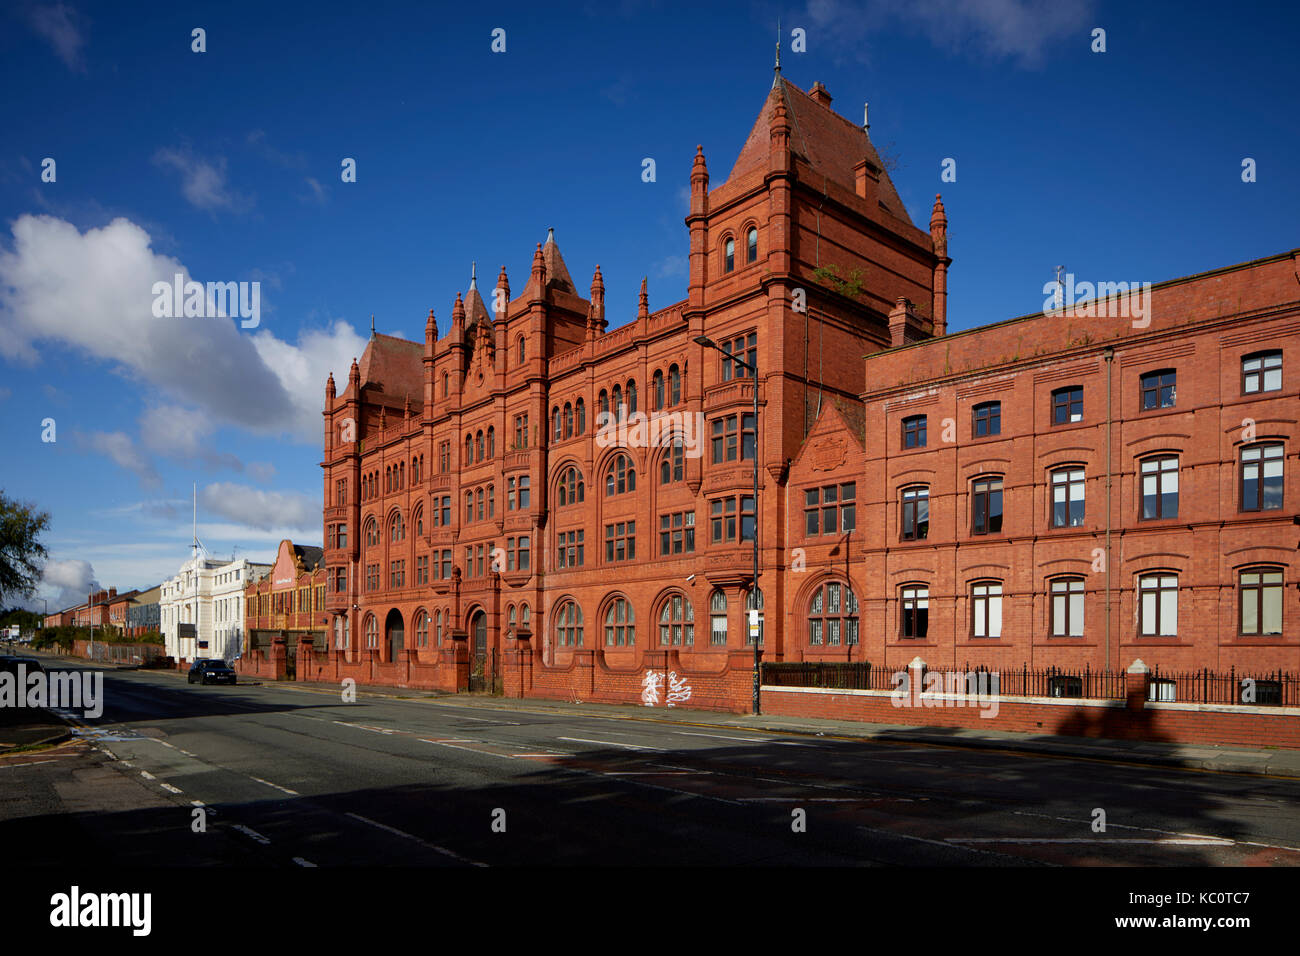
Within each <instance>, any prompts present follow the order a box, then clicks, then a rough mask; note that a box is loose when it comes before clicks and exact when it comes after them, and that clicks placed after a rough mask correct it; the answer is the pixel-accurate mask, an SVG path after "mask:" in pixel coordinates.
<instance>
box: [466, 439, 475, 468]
mask: <svg viewBox="0 0 1300 956" xmlns="http://www.w3.org/2000/svg"><path fill="white" fill-rule="evenodd" d="M465 464H467V465H472V464H474V436H473V435H466V436H465Z"/></svg>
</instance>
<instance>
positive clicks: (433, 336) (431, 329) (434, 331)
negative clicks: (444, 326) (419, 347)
mask: <svg viewBox="0 0 1300 956" xmlns="http://www.w3.org/2000/svg"><path fill="white" fill-rule="evenodd" d="M436 341H438V323H437V321H436V320H435V319H434V317H433V309H430V310H429V318H428V320H427V321H426V322H425V323H424V344H425V345H426V346H430V347H431V346H432V345H433V343H434V342H436Z"/></svg>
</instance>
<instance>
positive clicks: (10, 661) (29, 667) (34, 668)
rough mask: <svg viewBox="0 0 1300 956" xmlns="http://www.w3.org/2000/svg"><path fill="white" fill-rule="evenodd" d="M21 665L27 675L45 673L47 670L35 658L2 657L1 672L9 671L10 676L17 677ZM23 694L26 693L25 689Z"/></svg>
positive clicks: (0, 659)
mask: <svg viewBox="0 0 1300 956" xmlns="http://www.w3.org/2000/svg"><path fill="white" fill-rule="evenodd" d="M19 664H22V665H23V670H24V672H25V673H27V674H43V673H45V668H44V667H42V666H41V662H40V661H38V660H37V659H36V658H34V657H11V656H4V657H0V671H8V672H9V673H10V674H13V675H14V676H17V675H18V665H19ZM23 693H26V690H25V689H24V690H23Z"/></svg>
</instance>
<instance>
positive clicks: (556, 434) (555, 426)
mask: <svg viewBox="0 0 1300 956" xmlns="http://www.w3.org/2000/svg"><path fill="white" fill-rule="evenodd" d="M560 435H561V432H560V406H559V405H556V406H555V407H554V408H552V409H551V441H559V440H560Z"/></svg>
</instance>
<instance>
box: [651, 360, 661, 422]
mask: <svg viewBox="0 0 1300 956" xmlns="http://www.w3.org/2000/svg"><path fill="white" fill-rule="evenodd" d="M650 406H651V408H652V409H653V410H654V411H656V412H657V411H659V409H661V408H663V407H664V373H663V372H661V371H659V370H658V369H655V374H654V377H653V378H652V379H650Z"/></svg>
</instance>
